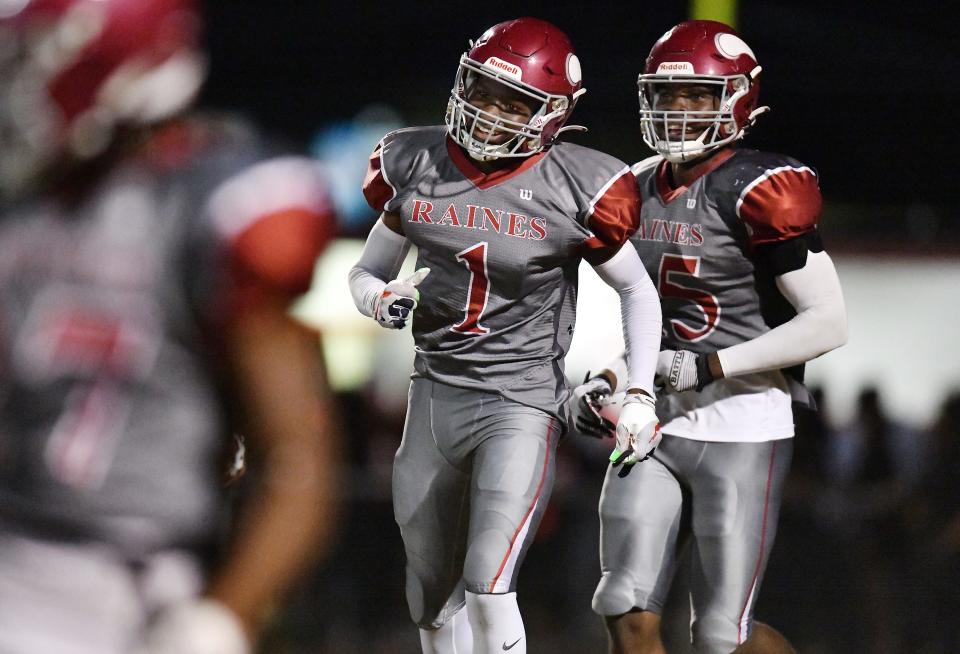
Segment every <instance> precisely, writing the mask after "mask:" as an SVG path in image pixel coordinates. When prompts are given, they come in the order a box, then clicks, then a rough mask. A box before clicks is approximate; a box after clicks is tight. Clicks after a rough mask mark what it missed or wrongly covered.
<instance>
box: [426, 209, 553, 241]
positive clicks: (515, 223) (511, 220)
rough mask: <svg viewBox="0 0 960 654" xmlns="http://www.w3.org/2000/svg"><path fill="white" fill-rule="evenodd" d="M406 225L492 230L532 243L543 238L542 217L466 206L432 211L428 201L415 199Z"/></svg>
mask: <svg viewBox="0 0 960 654" xmlns="http://www.w3.org/2000/svg"><path fill="white" fill-rule="evenodd" d="M407 222H409V223H423V224H425V225H437V226H440V225H443V226H445V227H446V226H448V227H459V228H462V229H476V230H479V231H482V232H489V231H494V232H496V233H498V234H504V235H505V236H513V237H514V238H528V239H530V240H532V241H542V240H543V239H545V238H546V237H547V220H546V218H541V217H540V216H533V217H531V216H525V215H523V214H522V213H515V212H513V211H504V210H503V209H491V208H490V207H483V206H479V205H475V204H468V205H466V206H457V205H455V204H449V205H447V207H446V208H445V209H443V210H440V209H439V208H434V206H433V203H432V202H428V201H427V200H419V199H415V200H414V201H413V211H411V212H410V217H409V218H407Z"/></svg>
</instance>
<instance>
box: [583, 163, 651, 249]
mask: <svg viewBox="0 0 960 654" xmlns="http://www.w3.org/2000/svg"><path fill="white" fill-rule="evenodd" d="M641 204H642V200H641V199H640V191H639V189H638V188H637V179H636V177H634V176H633V173H632V172H630V167H629V166H624V167H623V169H622V170H620V171H619V172H618V173H617V174H616V175H614V176H613V177H612V178H611V179H610V180H609V181H607V183H606V184H604V186H603V187H602V188H601V189H600V191H598V192H597V194H596V195H595V196H594V197H593V199H592V200H591V201H590V208H589V209H588V210H587V215H586V217H585V219H584V225H585V226H586V227H587V229H589V230H590V231H591V232H592V234H593V236H591V237H590V238H588V239H587V240H586V241H584V242H583V246H582V249H583V258H584V259H586V260H587V261H588V262H590V263H591V264H594V265H597V264H600V263H603V262H604V261H606V260H607V259H609V258H610V257H611V256H613V255H614V254H616V252H617V251H618V250H619V249H620V248H621V246H623V244H624V243H626V241H627V239H629V238H630V237H631V236H632V235H633V233H634V232H635V231H637V228H638V227H639V226H640V206H641Z"/></svg>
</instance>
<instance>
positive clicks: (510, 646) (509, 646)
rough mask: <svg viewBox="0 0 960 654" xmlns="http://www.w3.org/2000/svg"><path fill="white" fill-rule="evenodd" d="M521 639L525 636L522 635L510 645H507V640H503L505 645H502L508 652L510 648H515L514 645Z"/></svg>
mask: <svg viewBox="0 0 960 654" xmlns="http://www.w3.org/2000/svg"><path fill="white" fill-rule="evenodd" d="M521 640H523V636H520V638H517V639H516V640H515V641H513V642H512V643H511V644H509V645H507V641H503V645H502V647H503V651H504V652H506V651H507V650H508V649H513V646H514V645H516V644H517V643H519V642H520V641H521Z"/></svg>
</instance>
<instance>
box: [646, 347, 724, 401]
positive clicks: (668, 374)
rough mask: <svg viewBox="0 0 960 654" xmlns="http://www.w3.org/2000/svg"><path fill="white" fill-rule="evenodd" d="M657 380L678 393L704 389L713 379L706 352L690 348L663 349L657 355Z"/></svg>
mask: <svg viewBox="0 0 960 654" xmlns="http://www.w3.org/2000/svg"><path fill="white" fill-rule="evenodd" d="M656 377H657V381H658V382H659V383H661V384H662V385H664V386H669V387H670V388H672V389H673V390H675V391H677V392H678V393H682V392H683V391H689V390H697V391H701V390H703V387H704V386H706V385H707V384H709V383H710V382H712V381H713V375H712V374H711V373H710V366H708V365H707V355H706V354H696V353H695V352H691V351H689V350H661V352H660V354H659V356H658V357H657V374H656Z"/></svg>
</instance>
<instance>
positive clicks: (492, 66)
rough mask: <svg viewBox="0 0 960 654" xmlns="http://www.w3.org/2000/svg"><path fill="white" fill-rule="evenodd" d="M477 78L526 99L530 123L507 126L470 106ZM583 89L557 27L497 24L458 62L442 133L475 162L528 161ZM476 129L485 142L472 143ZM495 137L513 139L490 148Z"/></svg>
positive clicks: (529, 21)
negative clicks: (530, 105)
mask: <svg viewBox="0 0 960 654" xmlns="http://www.w3.org/2000/svg"><path fill="white" fill-rule="evenodd" d="M479 76H483V77H486V78H489V79H492V80H494V81H496V82H499V83H500V84H503V85H505V86H507V87H509V88H511V89H513V90H515V91H518V92H520V93H522V94H523V95H524V96H526V97H529V98H531V99H532V100H533V102H534V104H533V106H534V107H535V109H534V112H533V116H532V117H531V118H530V120H529V121H528V122H526V123H521V122H516V121H512V120H507V119H505V118H503V117H500V116H497V115H494V114H492V113H489V112H487V111H484V110H482V109H478V108H477V107H474V106H473V105H471V104H470V103H469V102H468V101H467V98H468V97H469V96H470V90H471V88H472V86H473V85H474V84H476V82H477V80H478V79H479ZM582 86H583V85H582V80H581V73H580V60H579V59H578V58H577V55H576V54H574V52H573V46H572V45H571V44H570V39H568V38H567V35H566V34H564V33H563V32H561V31H560V30H559V29H558V28H557V27H555V26H554V25H551V24H550V23H548V22H546V21H542V20H538V19H536V18H518V19H516V20H511V21H507V22H505V23H500V24H498V25H494V26H493V27H491V28H490V29H488V30H487V31H486V32H484V33H483V36H481V37H480V38H479V39H478V40H477V42H476V43H472V44H471V48H470V50H469V51H468V52H466V53H464V54H463V56H462V57H460V66H459V67H458V68H457V76H456V78H455V80H454V84H453V90H452V91H451V92H450V102H449V104H448V105H447V116H446V122H447V131H448V132H449V133H450V136H451V137H452V138H453V139H454V140H455V141H456V142H457V143H459V144H460V145H462V146H463V147H464V148H465V149H466V150H467V152H468V153H469V155H470V156H471V157H473V158H474V159H477V160H479V161H489V160H491V159H498V158H501V157H528V156H530V155H531V154H534V153H536V152H540V151H541V150H543V149H545V148H548V147H550V145H551V144H552V143H553V141H554V139H556V137H557V135H558V134H559V133H560V132H561V131H562V128H563V124H564V123H565V122H566V121H567V119H568V118H569V117H570V114H571V112H572V111H573V107H574V105H575V104H576V103H577V99H578V98H579V97H580V96H581V95H583V94H584V93H586V89H584V88H582ZM478 126H479V127H481V128H483V129H484V130H485V131H486V132H487V133H488V137H487V138H486V139H483V140H479V139H476V138H474V128H476V127H478ZM567 129H570V128H567ZM494 133H508V134H512V135H513V136H512V137H511V138H510V139H509V140H507V141H506V142H505V143H500V144H494V143H491V142H490V140H491V136H492V135H493V134H494Z"/></svg>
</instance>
